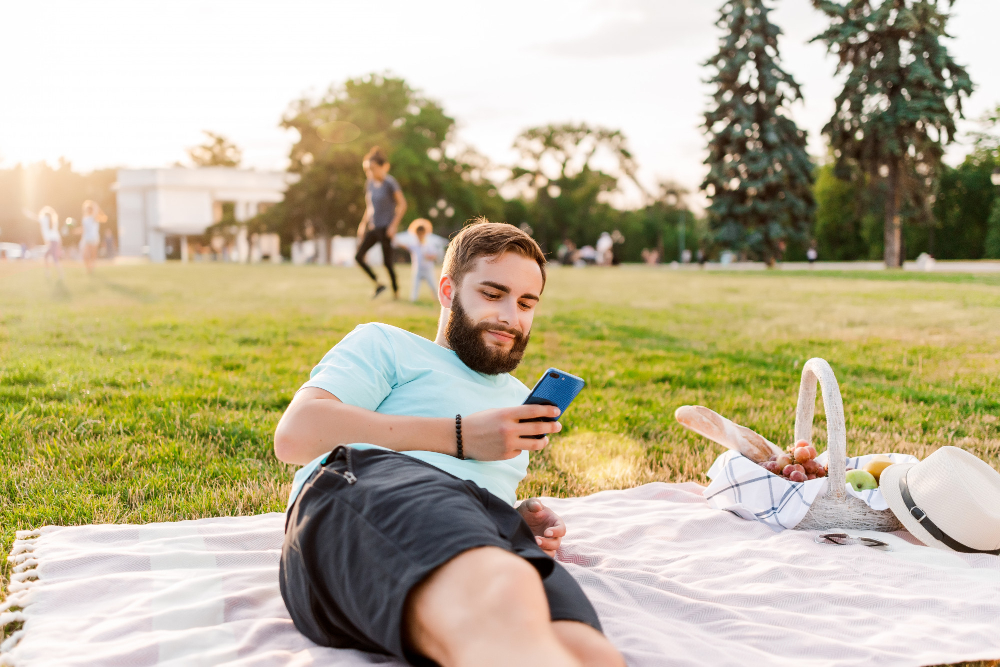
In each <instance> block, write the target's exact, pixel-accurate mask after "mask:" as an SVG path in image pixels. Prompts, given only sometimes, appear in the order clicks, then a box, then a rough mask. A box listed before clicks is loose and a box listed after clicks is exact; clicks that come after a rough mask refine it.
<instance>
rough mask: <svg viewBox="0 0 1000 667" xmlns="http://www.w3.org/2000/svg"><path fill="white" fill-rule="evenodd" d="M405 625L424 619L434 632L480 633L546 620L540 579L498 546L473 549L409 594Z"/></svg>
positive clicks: (421, 622)
mask: <svg viewBox="0 0 1000 667" xmlns="http://www.w3.org/2000/svg"><path fill="white" fill-rule="evenodd" d="M406 615H407V625H408V626H410V627H411V628H413V629H414V630H417V631H419V629H421V628H423V629H424V630H427V629H428V628H426V627H424V626H425V625H426V624H425V623H424V621H425V620H426V621H427V622H428V623H431V624H433V626H434V629H435V630H436V632H441V633H445V634H452V633H459V636H461V634H462V633H466V632H479V631H481V630H483V629H484V628H493V629H497V628H498V626H506V627H510V626H511V625H517V624H519V623H523V622H525V621H528V620H530V619H532V618H534V617H539V618H542V619H543V620H547V619H548V604H547V601H546V599H545V590H544V588H543V587H542V580H541V577H539V575H538V572H537V571H536V570H535V568H534V567H532V565H531V564H530V563H528V562H527V561H526V560H524V559H523V558H521V557H519V556H515V555H513V554H511V553H509V552H507V551H504V550H503V549H500V548H497V547H482V548H478V549H472V550H470V551H466V552H465V553H463V554H460V555H458V556H456V557H455V558H453V559H452V560H450V561H448V562H447V563H445V564H444V565H442V566H441V567H440V568H438V569H437V570H435V571H434V572H433V573H431V575H430V576H428V577H427V579H425V580H424V581H423V582H421V583H420V584H418V585H417V587H415V588H414V589H413V591H411V593H410V598H409V600H408V601H407V611H406Z"/></svg>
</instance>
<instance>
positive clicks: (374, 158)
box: [365, 146, 389, 166]
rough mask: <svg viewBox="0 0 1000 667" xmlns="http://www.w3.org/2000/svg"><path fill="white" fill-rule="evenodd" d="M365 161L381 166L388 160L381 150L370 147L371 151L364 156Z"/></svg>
mask: <svg viewBox="0 0 1000 667" xmlns="http://www.w3.org/2000/svg"><path fill="white" fill-rule="evenodd" d="M365 160H367V161H368V162H374V163H375V164H377V165H379V166H381V165H383V164H385V163H386V162H388V161H389V158H387V157H386V156H385V153H383V152H382V149H381V148H379V147H378V146H372V149H371V150H370V151H368V154H367V155H365Z"/></svg>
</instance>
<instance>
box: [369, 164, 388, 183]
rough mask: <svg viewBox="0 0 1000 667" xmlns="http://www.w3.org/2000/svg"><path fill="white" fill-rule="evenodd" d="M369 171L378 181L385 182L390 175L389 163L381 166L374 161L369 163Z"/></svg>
mask: <svg viewBox="0 0 1000 667" xmlns="http://www.w3.org/2000/svg"><path fill="white" fill-rule="evenodd" d="M368 171H369V172H371V175H372V178H374V179H375V180H376V181H384V180H385V177H386V176H387V175H388V174H389V163H388V162H386V163H384V164H379V163H378V162H375V161H374V160H372V161H369V162H368Z"/></svg>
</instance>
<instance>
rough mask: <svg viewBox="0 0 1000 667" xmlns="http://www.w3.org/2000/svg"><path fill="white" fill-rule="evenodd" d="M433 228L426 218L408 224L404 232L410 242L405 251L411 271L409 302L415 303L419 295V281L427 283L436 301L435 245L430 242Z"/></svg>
mask: <svg viewBox="0 0 1000 667" xmlns="http://www.w3.org/2000/svg"><path fill="white" fill-rule="evenodd" d="M433 229H434V227H433V226H432V225H431V221H430V220H427V219H426V218H417V219H416V220H414V221H413V222H411V223H410V226H409V227H408V228H407V230H406V231H408V232H410V236H411V239H412V240H411V241H410V242H409V243H408V244H407V246H406V249H407V250H409V251H410V265H411V266H412V270H413V287H412V288H411V290H410V301H416V300H417V296H418V295H419V294H420V281H421V280H422V281H424V282H426V283H427V287H429V288H430V290H431V294H433V295H434V299H435V300H437V290H438V285H437V273H436V272H435V270H434V262H435V261H436V260H437V259H438V248H437V245H436V244H435V243H434V242H433V241H432V240H431V238H430V236H431V232H432V231H433Z"/></svg>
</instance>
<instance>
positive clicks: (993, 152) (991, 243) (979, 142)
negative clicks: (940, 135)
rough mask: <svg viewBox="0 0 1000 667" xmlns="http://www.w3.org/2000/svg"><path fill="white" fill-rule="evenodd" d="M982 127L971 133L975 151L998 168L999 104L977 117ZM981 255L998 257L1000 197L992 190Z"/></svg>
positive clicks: (999, 251) (999, 164)
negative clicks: (991, 202)
mask: <svg viewBox="0 0 1000 667" xmlns="http://www.w3.org/2000/svg"><path fill="white" fill-rule="evenodd" d="M979 123H980V124H981V125H982V126H983V129H982V130H981V131H979V132H975V133H973V135H972V136H973V139H974V140H975V143H976V151H977V152H979V153H983V154H986V155H988V156H989V157H991V158H992V159H993V162H994V165H995V167H996V168H998V169H1000V104H998V105H996V107H995V108H993V109H992V110H990V111H987V112H986V113H985V114H983V116H982V117H981V118H980V119H979ZM983 245H984V252H983V256H984V257H986V258H987V259H1000V197H998V196H996V192H995V191H994V196H993V204H992V206H991V208H990V217H989V220H987V222H986V239H985V241H984V244H983Z"/></svg>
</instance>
